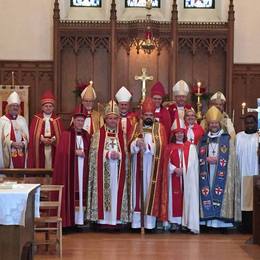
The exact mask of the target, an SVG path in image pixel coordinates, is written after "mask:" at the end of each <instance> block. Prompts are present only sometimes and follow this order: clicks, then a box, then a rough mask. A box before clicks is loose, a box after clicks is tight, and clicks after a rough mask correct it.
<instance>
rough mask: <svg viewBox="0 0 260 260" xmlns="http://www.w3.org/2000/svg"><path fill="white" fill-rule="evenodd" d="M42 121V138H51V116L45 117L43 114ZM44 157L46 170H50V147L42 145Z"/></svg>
mask: <svg viewBox="0 0 260 260" xmlns="http://www.w3.org/2000/svg"><path fill="white" fill-rule="evenodd" d="M43 120H44V122H45V128H44V137H46V138H51V122H50V120H51V114H50V115H47V114H44V113H43ZM44 157H45V165H44V167H45V168H46V169H51V168H52V148H51V145H44Z"/></svg>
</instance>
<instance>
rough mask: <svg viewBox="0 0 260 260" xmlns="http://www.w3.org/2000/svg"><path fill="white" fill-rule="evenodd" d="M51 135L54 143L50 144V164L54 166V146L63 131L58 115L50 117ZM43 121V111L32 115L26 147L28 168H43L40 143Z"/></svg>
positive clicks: (43, 157) (43, 159)
mask: <svg viewBox="0 0 260 260" xmlns="http://www.w3.org/2000/svg"><path fill="white" fill-rule="evenodd" d="M50 126H51V136H48V138H51V137H54V136H55V138H56V142H55V145H52V146H51V148H52V166H54V159H55V151H56V146H57V145H58V143H59V141H60V136H61V133H62V131H63V124H62V121H61V118H60V117H57V116H55V115H52V116H51V118H50ZM44 130H45V121H44V117H43V113H39V114H37V115H34V117H33V119H32V122H31V126H30V132H29V140H30V142H29V147H28V168H45V156H44V144H43V143H41V135H43V136H44Z"/></svg>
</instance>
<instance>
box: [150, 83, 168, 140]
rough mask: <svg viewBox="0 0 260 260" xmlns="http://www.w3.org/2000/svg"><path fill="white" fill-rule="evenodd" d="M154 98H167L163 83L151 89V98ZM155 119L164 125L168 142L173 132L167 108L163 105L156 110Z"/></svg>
mask: <svg viewBox="0 0 260 260" xmlns="http://www.w3.org/2000/svg"><path fill="white" fill-rule="evenodd" d="M154 96H160V97H162V98H164V97H165V91H164V87H163V85H162V83H161V82H160V81H158V82H157V83H155V85H153V86H152V88H151V97H154ZM154 117H155V119H156V121H157V122H160V123H162V124H163V125H164V128H165V132H166V136H167V140H168V139H169V136H170V130H171V116H170V113H169V111H168V110H167V108H165V107H163V106H162V105H161V106H160V107H156V108H155V112H154Z"/></svg>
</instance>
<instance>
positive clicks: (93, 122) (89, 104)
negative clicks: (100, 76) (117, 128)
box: [81, 81, 104, 135]
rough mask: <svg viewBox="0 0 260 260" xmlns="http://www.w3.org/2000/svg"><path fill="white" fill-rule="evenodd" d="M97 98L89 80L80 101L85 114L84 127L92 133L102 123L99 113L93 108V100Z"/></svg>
mask: <svg viewBox="0 0 260 260" xmlns="http://www.w3.org/2000/svg"><path fill="white" fill-rule="evenodd" d="M96 98H97V95H96V92H95V89H94V87H93V82H92V81H90V83H89V85H88V86H87V87H86V88H85V89H84V90H83V91H82V93H81V103H82V107H83V111H84V113H85V114H86V119H85V122H84V127H83V128H84V129H85V130H86V131H87V132H88V133H89V134H90V135H93V133H95V132H96V131H98V130H99V128H100V127H101V126H102V125H103V124H104V120H103V117H102V116H101V114H100V113H99V112H98V111H96V110H94V105H95V100H96Z"/></svg>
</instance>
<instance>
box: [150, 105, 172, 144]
mask: <svg viewBox="0 0 260 260" xmlns="http://www.w3.org/2000/svg"><path fill="white" fill-rule="evenodd" d="M154 117H155V118H156V119H157V121H158V122H160V123H162V124H163V125H164V129H165V133H166V137H167V142H168V140H169V137H170V132H171V116H170V113H169V111H168V110H167V109H166V108H165V107H161V108H160V112H155V113H154Z"/></svg>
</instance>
